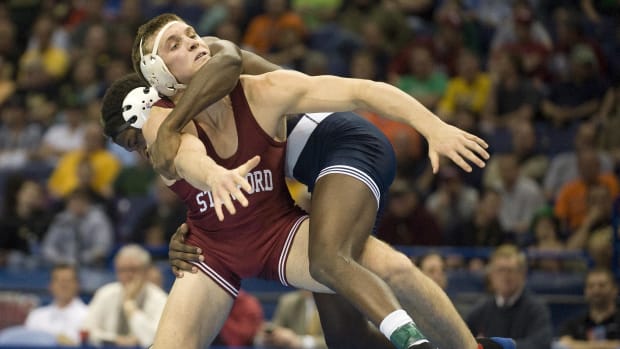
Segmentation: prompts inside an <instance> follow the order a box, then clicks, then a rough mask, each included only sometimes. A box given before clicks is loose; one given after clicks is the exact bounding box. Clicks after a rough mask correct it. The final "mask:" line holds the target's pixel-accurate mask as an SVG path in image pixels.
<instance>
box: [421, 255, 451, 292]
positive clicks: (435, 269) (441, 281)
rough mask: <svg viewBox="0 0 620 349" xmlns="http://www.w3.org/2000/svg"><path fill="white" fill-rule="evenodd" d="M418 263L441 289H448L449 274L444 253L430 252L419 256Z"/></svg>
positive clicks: (423, 271) (422, 270)
mask: <svg viewBox="0 0 620 349" xmlns="http://www.w3.org/2000/svg"><path fill="white" fill-rule="evenodd" d="M416 265H417V266H418V268H420V271H421V272H422V273H424V275H426V276H428V277H429V278H431V279H432V280H433V281H435V283H436V284H437V285H439V287H441V289H443V290H445V289H446V287H447V286H448V276H447V275H446V261H445V260H444V258H443V256H442V255H440V254H439V253H437V252H430V253H428V254H425V255H423V256H421V257H419V258H417V262H416Z"/></svg>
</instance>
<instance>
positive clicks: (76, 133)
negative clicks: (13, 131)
mask: <svg viewBox="0 0 620 349" xmlns="http://www.w3.org/2000/svg"><path fill="white" fill-rule="evenodd" d="M84 107H85V105H84V104H81V103H79V102H77V101H73V100H68V101H66V102H64V105H63V110H62V111H61V118H62V121H61V122H59V123H56V124H54V125H52V126H51V127H50V128H48V129H47V131H45V133H44V134H43V141H42V142H41V147H40V148H39V150H38V154H37V155H38V156H39V157H40V158H42V159H43V160H46V161H47V162H49V164H50V165H52V166H54V165H56V163H57V162H58V159H60V157H61V156H63V155H64V154H66V153H68V152H70V151H76V150H79V149H81V148H82V147H83V146H84V122H83V120H84V119H85V117H84V115H85V110H84Z"/></svg>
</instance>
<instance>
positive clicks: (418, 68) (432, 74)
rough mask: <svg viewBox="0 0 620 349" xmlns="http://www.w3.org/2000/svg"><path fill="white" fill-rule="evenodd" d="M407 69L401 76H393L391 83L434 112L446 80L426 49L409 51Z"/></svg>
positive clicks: (418, 47)
mask: <svg viewBox="0 0 620 349" xmlns="http://www.w3.org/2000/svg"><path fill="white" fill-rule="evenodd" d="M408 68H409V69H408V70H407V72H406V73H403V74H398V75H397V74H393V76H392V77H391V78H390V80H392V83H393V84H394V85H395V86H397V87H398V88H400V89H401V90H403V91H405V92H407V93H408V94H410V95H411V96H413V97H414V98H415V99H417V100H418V101H419V102H420V103H422V104H423V105H424V106H425V107H427V108H428V109H430V110H435V107H436V106H437V102H439V99H440V98H441V96H442V95H443V93H444V91H445V90H446V86H447V83H448V78H447V76H446V74H445V73H444V72H442V71H440V70H439V69H437V66H436V65H435V61H434V57H433V55H432V53H431V51H430V49H429V48H428V47H425V46H417V47H414V48H413V49H412V50H411V57H410V58H409V67H408Z"/></svg>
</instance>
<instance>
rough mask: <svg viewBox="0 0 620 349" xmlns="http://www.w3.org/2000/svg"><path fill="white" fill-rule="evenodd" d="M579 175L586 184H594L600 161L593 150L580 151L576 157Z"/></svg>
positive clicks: (597, 175)
mask: <svg viewBox="0 0 620 349" xmlns="http://www.w3.org/2000/svg"><path fill="white" fill-rule="evenodd" d="M577 165H578V167H579V174H580V176H581V178H582V179H583V181H585V182H586V183H596V182H597V181H598V177H599V175H600V161H599V158H598V154H597V153H596V151H594V150H584V151H581V152H580V153H579V154H578V156H577Z"/></svg>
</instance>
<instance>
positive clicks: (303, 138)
mask: <svg viewBox="0 0 620 349" xmlns="http://www.w3.org/2000/svg"><path fill="white" fill-rule="evenodd" d="M332 114H333V113H307V114H304V115H303V116H302V117H301V119H300V120H299V122H297V125H295V127H294V128H293V130H292V131H291V133H290V134H289V136H288V140H287V143H286V166H285V167H284V173H285V174H286V176H287V177H289V178H295V177H294V176H293V170H294V169H295V165H296V164H297V160H298V159H299V155H301V152H302V150H304V147H305V146H306V143H307V142H308V138H310V135H311V134H312V132H313V131H314V129H315V128H316V127H317V126H318V125H319V124H320V123H321V121H323V120H325V118H327V117H328V116H330V115H332Z"/></svg>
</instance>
